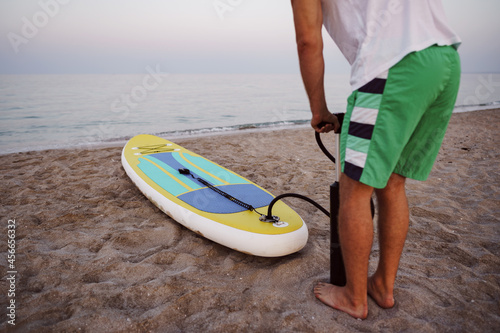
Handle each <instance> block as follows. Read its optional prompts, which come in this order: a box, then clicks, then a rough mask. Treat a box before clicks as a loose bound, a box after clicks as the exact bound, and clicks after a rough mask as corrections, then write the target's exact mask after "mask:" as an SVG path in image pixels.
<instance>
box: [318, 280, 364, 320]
mask: <svg viewBox="0 0 500 333" xmlns="http://www.w3.org/2000/svg"><path fill="white" fill-rule="evenodd" d="M345 291H346V289H345V288H343V287H337V286H334V285H332V284H328V283H323V282H320V283H318V284H317V285H316V286H315V287H314V295H315V296H316V298H318V299H319V300H320V301H321V302H323V303H325V304H326V305H328V306H330V307H332V308H334V309H337V310H340V311H343V312H345V313H347V314H349V315H351V316H352V317H354V318H360V319H365V318H366V317H367V316H368V303H367V302H366V300H364V301H352V300H350V299H349V297H348V296H347V295H346V292H345Z"/></svg>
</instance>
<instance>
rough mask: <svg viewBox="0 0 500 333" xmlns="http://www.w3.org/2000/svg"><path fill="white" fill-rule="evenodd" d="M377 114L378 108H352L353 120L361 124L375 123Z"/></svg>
mask: <svg viewBox="0 0 500 333" xmlns="http://www.w3.org/2000/svg"><path fill="white" fill-rule="evenodd" d="M377 115H378V109H367V108H360V107H358V106H355V107H354V109H353V110H352V115H351V121H354V122H357V123H361V124H368V125H375V122H376V121H377Z"/></svg>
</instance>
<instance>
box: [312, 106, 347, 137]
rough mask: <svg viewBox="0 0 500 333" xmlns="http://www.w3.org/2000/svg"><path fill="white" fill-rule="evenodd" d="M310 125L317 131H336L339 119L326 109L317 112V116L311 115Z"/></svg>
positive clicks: (338, 128)
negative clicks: (322, 111)
mask: <svg viewBox="0 0 500 333" xmlns="http://www.w3.org/2000/svg"><path fill="white" fill-rule="evenodd" d="M311 126H312V128H314V130H315V131H316V132H318V133H328V132H330V131H332V130H333V131H335V132H336V133H338V131H339V130H340V123H339V120H338V119H337V117H336V116H335V115H333V114H332V113H330V111H328V110H326V112H324V113H322V114H318V115H317V116H316V115H313V117H312V120H311Z"/></svg>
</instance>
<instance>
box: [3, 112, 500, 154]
mask: <svg viewBox="0 0 500 333" xmlns="http://www.w3.org/2000/svg"><path fill="white" fill-rule="evenodd" d="M491 110H497V111H500V108H499V107H498V105H497V104H492V105H490V106H484V105H482V106H471V107H466V106H458V107H456V109H455V111H454V113H453V114H460V113H468V112H481V111H491ZM308 127H309V120H294V121H291V123H283V124H248V125H234V126H232V127H228V128H201V129H194V130H185V131H180V132H166V133H142V134H152V135H156V136H159V137H161V138H164V139H167V140H171V141H173V140H183V139H189V138H204V137H211V136H226V135H237V134H240V133H241V134H247V133H249V134H251V133H255V132H261V131H262V132H267V131H279V130H288V129H301V128H308ZM214 129H215V130H214ZM129 139H130V138H114V139H106V140H103V141H96V142H86V143H84V144H70V145H54V146H48V147H47V146H45V147H44V146H42V147H35V148H33V149H30V148H22V149H20V150H19V149H17V150H16V151H6V152H3V151H0V156H5V155H9V154H17V153H26V152H35V151H45V150H72V149H101V148H112V147H119V146H125V144H126V143H127V141H128V140H129Z"/></svg>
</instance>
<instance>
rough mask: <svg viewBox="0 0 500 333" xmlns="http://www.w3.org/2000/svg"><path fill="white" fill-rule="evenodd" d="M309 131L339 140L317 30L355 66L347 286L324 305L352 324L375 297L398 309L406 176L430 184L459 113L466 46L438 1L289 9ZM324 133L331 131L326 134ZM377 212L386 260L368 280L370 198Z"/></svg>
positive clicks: (301, 0)
mask: <svg viewBox="0 0 500 333" xmlns="http://www.w3.org/2000/svg"><path fill="white" fill-rule="evenodd" d="M291 2H292V8H293V14H294V23H295V31H296V38H297V48H298V54H299V63H300V69H301V74H302V79H303V81H304V86H305V89H306V92H307V95H308V98H309V102H310V107H311V112H312V120H311V125H312V127H313V128H314V129H315V130H316V131H317V132H320V133H323V132H329V131H331V130H335V131H337V130H338V129H339V123H338V121H337V119H336V117H335V116H333V115H332V114H331V113H330V111H329V110H328V107H327V105H326V101H325V91H324V85H323V78H324V59H323V39H322V33H321V29H322V26H323V25H324V26H325V28H326V30H327V31H328V33H329V34H330V36H331V37H332V39H333V40H334V41H335V43H336V44H337V46H338V47H339V49H340V50H341V51H342V53H343V54H344V56H345V57H346V59H347V60H348V61H349V63H350V64H351V66H352V68H351V86H352V89H353V93H352V95H351V96H350V97H349V99H348V107H347V112H346V115H345V119H344V123H343V125H342V132H341V141H340V143H341V152H340V156H341V168H342V169H341V170H342V174H341V178H340V212H339V237H340V244H341V248H342V253H343V259H344V265H345V270H346V279H347V284H346V286H345V287H338V286H334V285H330V284H326V283H320V284H318V285H317V286H316V287H315V288H314V293H315V295H316V297H317V298H318V299H320V300H321V301H322V302H324V303H325V304H327V305H329V306H331V307H333V308H335V309H338V310H341V311H344V312H347V313H348V314H350V315H351V316H353V317H355V318H366V317H367V315H368V302H367V295H368V294H369V295H370V296H371V297H372V298H373V299H374V300H375V302H376V303H377V304H378V305H379V306H381V307H382V308H391V307H393V306H394V295H393V290H394V282H395V279H396V274H397V270H398V265H399V260H400V257H401V253H402V251H403V246H404V243H405V240H406V235H407V231H408V225H409V210H408V203H407V199H406V193H405V179H406V178H407V177H409V178H412V179H417V180H425V179H426V178H427V177H428V175H429V173H430V170H431V168H432V165H433V163H434V161H435V158H436V156H437V153H438V150H439V147H440V145H441V143H442V140H443V137H444V133H445V131H446V127H447V125H448V121H449V119H450V117H451V112H452V111H453V107H454V104H455V100H456V96H457V91H458V86H459V81H460V60H459V57H458V53H457V51H456V48H457V47H458V45H459V44H460V39H459V38H458V36H456V34H455V33H454V32H453V31H452V30H451V29H449V28H448V25H447V23H446V20H445V18H444V11H443V8H442V5H441V3H440V0H414V1H412V0H376V1H375V0H371V1H370V0H291ZM324 124H326V125H324ZM373 191H375V193H376V195H377V202H378V209H379V221H378V228H379V229H378V232H379V243H380V259H379V264H378V267H377V270H376V271H375V273H374V274H373V275H372V276H371V277H368V259H369V255H370V251H371V246H372V241H373V222H372V219H371V212H370V198H371V195H372V193H373Z"/></svg>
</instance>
